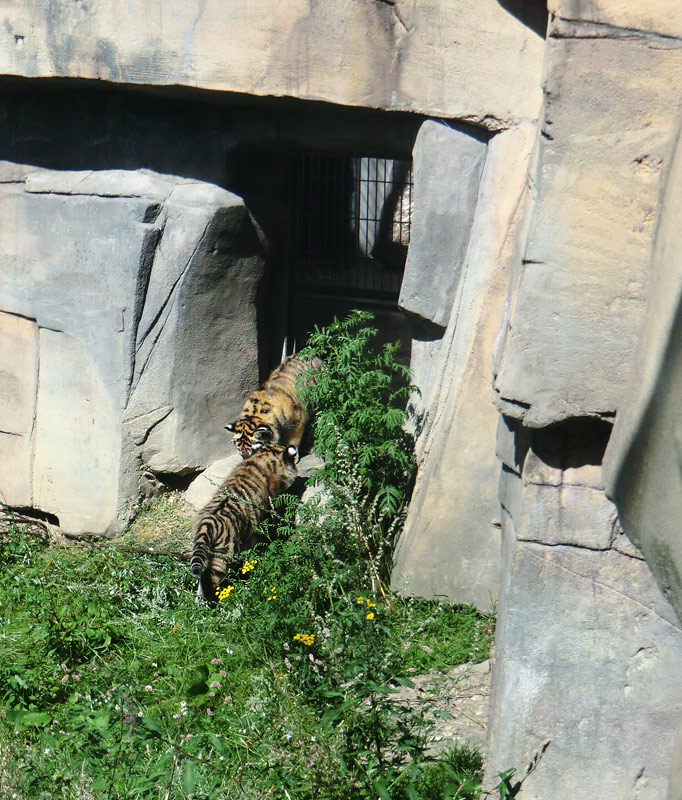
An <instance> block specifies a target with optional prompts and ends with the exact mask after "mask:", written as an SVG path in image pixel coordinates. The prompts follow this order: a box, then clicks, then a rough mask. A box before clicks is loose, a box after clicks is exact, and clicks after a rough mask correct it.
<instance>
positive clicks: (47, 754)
mask: <svg viewBox="0 0 682 800" xmlns="http://www.w3.org/2000/svg"><path fill="white" fill-rule="evenodd" d="M50 752H51V751H50V748H49V747H46V748H45V755H46V756H49V755H50Z"/></svg>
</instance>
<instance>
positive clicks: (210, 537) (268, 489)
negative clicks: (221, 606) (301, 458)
mask: <svg viewBox="0 0 682 800" xmlns="http://www.w3.org/2000/svg"><path fill="white" fill-rule="evenodd" d="M297 452H298V451H297V449H296V448H295V447H294V446H293V445H289V447H283V446H281V445H261V444H257V445H256V446H255V450H254V453H253V455H252V456H251V457H250V458H249V459H247V460H245V461H242V462H241V464H239V466H238V467H237V468H236V469H235V470H234V471H233V472H232V473H231V474H230V475H229V476H228V477H227V479H226V480H225V481H224V483H223V484H222V486H221V487H220V489H218V491H217V492H216V494H215V495H214V497H213V498H212V499H211V500H210V501H209V502H208V503H207V504H206V506H205V507H204V508H203V509H202V510H201V512H200V513H199V517H198V518H197V521H196V524H195V527H194V545H193V547H192V559H191V561H190V569H191V570H192V575H194V576H195V577H196V578H198V579H199V586H198V589H197V596H198V597H201V596H203V597H205V598H206V599H208V600H214V599H215V594H216V589H217V588H218V586H219V585H220V582H221V581H222V580H223V578H224V577H225V574H226V573H227V568H228V564H229V563H230V562H231V561H233V560H234V558H235V556H236V555H237V554H238V553H239V552H240V550H245V549H248V548H249V547H252V546H253V544H254V538H253V529H254V528H255V526H256V525H257V524H258V523H259V522H260V521H261V520H262V519H263V517H264V516H265V514H266V512H267V511H268V508H269V506H270V500H271V498H273V497H277V495H279V494H281V493H282V492H284V491H286V489H288V488H289V487H290V486H291V484H292V483H293V482H294V480H295V479H296V475H297V471H296V463H295V459H296V455H297Z"/></svg>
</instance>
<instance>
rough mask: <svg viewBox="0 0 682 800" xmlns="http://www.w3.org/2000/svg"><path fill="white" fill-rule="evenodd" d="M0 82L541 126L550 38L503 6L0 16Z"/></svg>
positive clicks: (353, 5) (105, 6) (346, 5)
mask: <svg viewBox="0 0 682 800" xmlns="http://www.w3.org/2000/svg"><path fill="white" fill-rule="evenodd" d="M0 25H1V28H2V31H4V33H3V38H2V40H1V41H0V72H1V73H2V74H3V75H17V76H24V77H29V78H39V77H44V78H50V77H67V76H68V77H74V78H89V79H92V80H99V81H109V82H113V83H124V84H125V83H127V84H143V85H147V86H159V87H168V86H190V87H192V88H203V89H210V90H218V91H222V92H237V93H240V94H251V95H259V96H261V97H263V96H270V97H272V96H279V97H281V96H288V97H298V98H301V99H307V100H324V101H327V102H331V103H338V104H340V105H346V106H348V105H351V106H365V107H374V108H386V109H391V110H406V111H413V112H425V113H428V114H431V115H433V116H438V117H446V118H451V117H458V118H460V119H463V120H468V121H476V122H480V123H481V124H484V125H487V126H490V127H492V128H496V129H503V128H505V127H508V126H509V124H510V123H512V122H514V121H517V120H522V119H535V118H536V117H535V114H536V113H537V110H538V101H539V96H540V79H541V70H542V50H543V41H542V38H541V37H540V36H538V35H537V34H536V33H535V32H533V31H531V30H529V29H528V28H527V27H526V26H525V25H523V23H522V22H521V21H520V20H518V19H517V18H516V17H515V16H513V15H512V14H509V13H508V12H507V11H506V10H505V9H504V8H503V7H502V6H501V5H500V4H499V3H498V2H497V0H478V2H477V3H476V4H475V5H472V3H470V2H469V1H468V0H424V1H423V2H421V3H419V4H415V3H414V2H412V1H411V0H396V2H395V3H393V2H392V3H367V2H366V0H317V2H315V3H278V4H277V5H273V4H269V3H263V2H255V3H249V2H244V0H203V1H202V3H201V4H200V5H198V6H196V5H194V4H192V3H177V2H173V0H135V2H131V3H130V4H128V3H123V4H120V3H111V2H109V3H78V4H73V5H69V4H68V3H67V4H61V3H57V4H56V5H51V4H48V5H46V4H45V3H43V2H41V1H40V0H24V2H22V3H19V4H14V3H13V4H11V5H6V6H3V9H2V11H1V12H0Z"/></svg>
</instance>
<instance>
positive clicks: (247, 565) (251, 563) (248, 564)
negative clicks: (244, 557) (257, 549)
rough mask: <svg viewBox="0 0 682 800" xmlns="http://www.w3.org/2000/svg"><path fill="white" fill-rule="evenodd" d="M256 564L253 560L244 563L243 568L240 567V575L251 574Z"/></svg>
mask: <svg viewBox="0 0 682 800" xmlns="http://www.w3.org/2000/svg"><path fill="white" fill-rule="evenodd" d="M257 563H258V561H256V559H255V558H254V560H253V561H245V562H244V566H243V567H242V575H246V573H247V572H251V570H252V569H253V568H254V567H255V566H256V564H257Z"/></svg>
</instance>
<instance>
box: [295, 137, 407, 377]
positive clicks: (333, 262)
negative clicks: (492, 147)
mask: <svg viewBox="0 0 682 800" xmlns="http://www.w3.org/2000/svg"><path fill="white" fill-rule="evenodd" d="M286 185H287V187H288V194H289V196H288V198H287V206H288V209H289V226H288V243H287V248H286V250H287V262H288V263H287V271H288V275H289V281H288V284H289V298H288V308H289V314H288V318H289V324H288V330H287V349H288V351H289V352H292V351H293V349H294V348H300V346H301V345H302V344H303V343H304V341H305V335H306V334H307V333H308V332H309V331H310V330H312V328H313V326H314V325H326V324H328V323H329V322H331V320H332V319H333V317H339V318H342V317H345V316H346V315H347V314H348V312H349V311H350V310H351V309H352V308H361V309H364V310H368V311H371V312H372V313H374V314H375V317H376V322H377V327H378V328H379V329H380V339H383V340H384V341H388V340H392V339H396V338H400V339H401V341H403V342H404V343H405V345H406V346H407V348H408V350H407V352H405V353H402V354H401V356H402V357H401V360H404V359H405V358H406V359H407V360H408V361H409V341H410V337H409V335H408V334H407V331H406V330H405V331H403V336H401V335H400V333H401V329H402V328H405V326H406V321H405V319H404V316H403V314H402V313H401V312H400V311H399V309H398V297H399V294H400V286H401V283H402V279H403V272H404V269H405V261H406V258H407V249H408V246H409V243H410V228H411V222H412V203H413V180H412V162H411V160H410V159H398V158H382V157H375V156H349V155H341V154H338V153H333V154H328V153H310V152H306V153H298V154H296V155H294V156H292V157H291V166H290V172H289V180H288V181H287V184H286Z"/></svg>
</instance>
